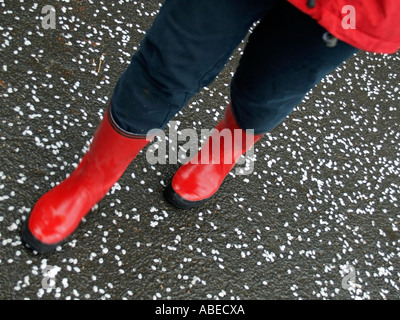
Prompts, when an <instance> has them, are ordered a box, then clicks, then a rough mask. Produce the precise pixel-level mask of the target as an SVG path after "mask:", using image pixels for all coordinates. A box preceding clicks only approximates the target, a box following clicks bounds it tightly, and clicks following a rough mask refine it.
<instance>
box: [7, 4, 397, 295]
mask: <svg viewBox="0 0 400 320" xmlns="http://www.w3.org/2000/svg"><path fill="white" fill-rule="evenodd" d="M47 4H48V3H47V2H46V1H23V0H22V1H6V0H0V50H1V61H0V97H1V108H0V145H1V153H0V164H1V165H0V299H13V300H16V299H82V300H84V299H116V300H119V299H140V300H144V299H146V300H147V299H148V300H150V299H160V300H161V299H173V300H175V299H185V300H194V299H210V300H216V299H228V300H230V299H242V300H246V299H257V300H258V299H260V300H264V299H294V300H295V299H396V300H397V299H399V298H400V290H399V287H400V263H399V261H400V259H399V258H400V232H399V227H400V226H399V222H400V214H399V208H398V206H399V202H398V198H399V195H400V177H399V173H400V159H399V153H400V151H399V150H400V133H399V130H398V128H399V125H400V110H399V109H400V106H399V102H400V98H399V96H400V55H399V54H395V55H390V56H386V55H375V54H368V53H364V52H360V53H358V54H357V55H356V56H354V57H353V58H352V59H350V60H349V61H348V62H346V63H345V64H343V65H342V66H340V67H339V68H337V70H335V71H334V72H332V73H331V74H330V75H328V76H327V77H326V78H325V79H324V80H323V81H322V82H321V83H320V84H319V85H318V86H317V87H315V88H314V89H313V90H312V92H310V93H309V94H308V95H307V96H306V97H305V99H304V101H303V102H302V103H301V104H300V105H299V106H297V107H296V109H295V111H294V112H293V113H292V114H291V115H290V116H289V117H288V118H287V119H286V121H285V122H284V123H283V124H281V125H280V126H279V127H277V128H276V129H274V130H273V131H271V132H270V133H269V134H267V135H266V136H265V137H264V138H263V139H262V140H261V141H260V142H259V143H258V144H257V145H256V150H255V156H254V157H255V164H254V165H255V167H254V172H253V173H252V174H250V175H247V176H239V175H235V174H234V173H232V174H230V175H229V176H228V177H227V179H226V181H225V182H224V184H223V186H222V187H221V190H220V191H219V193H218V194H217V196H215V197H214V198H213V199H212V200H210V202H209V203H207V204H206V205H205V206H203V207H201V208H197V209H193V210H190V211H182V210H178V209H175V208H173V207H172V206H171V205H169V204H168V203H167V202H166V201H165V200H164V198H163V196H162V191H163V189H164V187H165V186H166V185H167V183H168V182H169V181H170V179H171V178H172V176H173V174H174V172H175V171H176V169H177V168H178V165H177V164H156V165H150V164H149V163H148V162H147V161H146V156H145V153H146V150H144V151H143V152H142V153H141V154H140V155H139V157H138V158H137V159H136V160H135V161H134V162H133V163H132V164H131V165H130V166H129V168H128V170H127V171H126V173H125V174H124V176H123V177H122V178H121V179H120V181H119V182H118V183H117V184H116V185H115V186H114V187H113V188H112V189H111V190H110V192H109V194H108V195H107V197H106V198H105V199H104V200H103V201H101V202H100V203H99V204H98V205H97V206H96V207H95V208H94V209H93V210H92V211H91V213H90V214H89V215H88V216H87V217H86V218H85V220H84V221H83V222H82V224H81V225H80V227H79V229H78V230H77V232H76V233H74V234H73V236H72V237H71V238H70V239H69V241H68V243H66V244H65V245H64V246H63V247H62V248H59V249H58V250H57V251H56V252H55V253H53V254H47V255H38V254H35V253H33V252H31V251H29V250H27V249H26V248H25V247H23V246H22V245H21V241H20V231H21V228H22V225H23V222H24V221H25V219H26V218H27V216H28V214H29V212H30V210H31V208H32V206H33V205H34V204H35V202H36V201H37V200H38V198H39V197H40V196H41V195H42V194H43V193H45V192H46V191H48V190H49V189H50V188H51V187H52V186H54V185H55V184H56V183H58V182H60V181H61V180H63V179H64V177H65V176H66V175H67V174H68V173H70V172H71V171H72V170H73V168H74V166H75V165H76V164H77V163H78V161H79V159H80V158H81V157H82V155H83V153H84V152H85V150H87V145H88V143H89V141H90V139H91V137H92V136H93V133H94V131H95V129H96V127H97V125H98V124H99V122H100V119H101V117H102V114H103V112H104V110H105V108H106V106H107V102H108V99H109V97H110V95H111V93H112V91H113V88H114V84H115V83H116V81H117V79H118V77H119V76H120V74H121V73H122V72H123V71H124V69H125V68H126V66H127V65H128V63H129V61H130V57H131V55H132V54H133V53H134V52H135V51H136V50H137V49H138V46H139V41H140V39H142V37H143V36H144V33H145V30H146V29H147V28H149V27H150V25H151V22H152V20H153V19H154V17H155V15H156V14H157V11H158V10H159V6H160V3H159V2H158V1H146V2H139V1H83V0H82V1H73V0H71V1H65V0H64V1H58V2H56V4H55V5H54V6H55V8H56V13H57V24H56V29H54V30H52V29H49V30H45V29H43V28H42V26H41V19H42V17H43V15H42V14H41V9H42V8H43V7H44V6H45V5H47ZM241 50H242V47H240V48H238V50H237V52H235V54H234V56H233V58H232V59H231V61H230V62H229V63H228V65H227V66H226V68H225V69H224V71H223V72H222V73H221V74H220V76H219V77H218V79H217V80H216V81H215V82H214V83H213V84H212V85H211V86H210V87H208V88H205V89H204V90H202V91H201V92H200V93H199V94H198V95H196V96H195V97H194V98H193V99H192V101H191V103H190V105H189V106H188V107H186V108H185V109H184V110H183V111H182V112H181V113H180V114H179V115H177V117H176V118H175V119H174V120H175V121H177V125H178V130H182V129H184V128H196V129H197V130H200V129H202V128H207V129H211V128H213V127H214V126H215V125H216V123H217V121H218V120H219V119H220V118H221V116H222V113H223V110H224V108H225V106H226V105H227V103H228V102H229V82H230V78H231V75H232V73H233V72H234V70H235V66H236V65H237V62H238V59H239V57H240V52H241ZM166 133H168V129H166ZM348 266H352V268H349V267H348ZM49 268H50V269H51V277H52V278H53V279H54V282H46V281H43V280H44V279H45V280H46V278H45V277H46V274H45V271H46V270H47V269H49ZM352 275H354V277H353V278H352V279H353V283H351V284H350V286H346V284H347V282H345V283H344V284H345V286H343V285H342V281H343V278H344V277H347V278H350V276H352ZM47 276H48V275H47ZM347 278H345V280H346V279H347ZM43 283H44V284H46V283H49V284H51V285H50V287H46V286H43Z"/></svg>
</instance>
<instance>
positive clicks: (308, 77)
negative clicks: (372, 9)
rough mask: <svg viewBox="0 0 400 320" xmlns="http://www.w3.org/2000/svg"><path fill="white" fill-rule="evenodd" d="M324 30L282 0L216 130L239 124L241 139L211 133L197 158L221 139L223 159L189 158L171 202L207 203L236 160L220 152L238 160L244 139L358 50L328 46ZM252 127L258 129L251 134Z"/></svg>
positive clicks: (253, 42)
mask: <svg viewBox="0 0 400 320" xmlns="http://www.w3.org/2000/svg"><path fill="white" fill-rule="evenodd" d="M324 33H325V30H324V29H323V28H322V27H320V26H319V25H318V24H317V22H316V21H314V20H313V19H311V18H310V17H308V16H307V15H305V14H303V13H302V12H300V11H298V10H297V9H296V8H294V7H293V6H292V5H290V4H289V3H287V2H286V1H283V0H279V1H278V2H277V4H276V6H275V7H274V9H273V10H272V11H270V12H269V13H268V14H267V15H266V16H265V17H264V18H263V19H262V21H261V22H260V24H259V25H258V26H257V27H256V28H255V30H254V32H253V33H252V35H251V36H250V39H249V42H248V44H247V46H246V48H245V51H244V54H243V57H242V58H241V61H240V65H239V66H238V69H237V71H236V73H235V76H234V78H233V80H232V83H231V104H230V105H229V106H228V108H227V112H226V115H225V118H224V119H223V120H222V121H221V122H220V123H219V124H218V126H217V130H224V129H228V130H230V131H231V132H232V134H231V136H232V137H233V138H234V137H236V135H235V134H234V131H235V130H237V129H238V128H240V129H241V130H242V135H241V136H240V135H239V137H241V139H239V140H240V141H235V139H233V142H232V143H229V144H226V143H225V140H224V141H223V142H222V141H219V140H220V135H218V134H217V133H214V134H212V135H211V136H210V138H209V140H208V141H207V143H206V144H205V145H204V146H203V148H202V149H201V151H200V152H199V153H198V154H196V155H195V156H194V158H193V159H196V160H197V159H202V158H203V155H202V154H203V153H205V154H209V153H210V152H211V151H210V150H212V146H213V145H214V144H217V145H218V146H219V150H218V151H219V155H220V158H219V162H210V161H209V162H208V163H201V162H199V161H195V162H192V161H190V162H189V163H187V164H185V165H183V166H182V167H180V168H179V170H178V171H177V172H176V174H175V175H174V177H173V179H172V183H171V184H170V185H169V186H168V187H167V188H166V189H165V193H164V194H165V196H166V199H167V200H168V201H169V202H170V203H171V204H173V205H175V206H176V207H178V208H191V207H195V206H198V205H201V204H203V203H205V202H206V201H207V200H208V199H209V198H210V197H212V196H213V195H214V194H215V193H216V192H217V191H218V189H219V188H220V186H221V184H222V182H223V180H224V179H225V177H226V176H227V175H228V173H229V172H230V170H231V169H232V168H233V166H234V164H235V163H233V164H232V163H225V162H224V161H223V160H224V158H222V156H221V155H226V154H230V155H231V157H228V159H234V161H237V160H238V159H239V157H240V155H241V154H243V153H244V152H246V150H247V149H248V148H247V147H248V146H244V145H243V140H246V139H247V138H251V140H252V141H253V143H255V142H256V141H257V140H259V139H260V136H261V135H262V134H263V133H265V132H267V131H269V130H271V129H273V128H274V127H276V126H277V125H278V124H279V123H280V122H282V121H283V120H284V119H285V117H286V116H287V115H288V114H289V113H290V112H291V111H292V110H293V108H294V107H295V106H296V104H298V103H300V102H301V100H302V98H303V97H304V96H305V94H306V93H307V92H308V91H309V90H310V89H311V88H312V87H313V86H314V85H315V84H317V83H318V82H319V81H320V80H321V79H322V77H324V76H325V75H326V74H327V73H329V72H330V71H332V70H333V69H334V68H336V67H337V66H338V65H339V64H341V63H342V62H343V61H344V60H346V59H347V58H349V57H351V56H352V55H353V54H354V53H355V52H356V51H357V49H355V48H353V47H351V46H349V45H347V44H345V43H343V42H340V41H338V43H337V45H336V46H335V47H328V46H327V45H326V43H325V42H324V40H323V34H324ZM247 129H251V130H254V131H253V134H254V135H250V136H249V135H248V134H246V131H245V130H247ZM250 145H251V144H250ZM235 148H236V149H235ZM214 157H215V155H214V154H213V155H211V156H210V158H211V159H213V158H214Z"/></svg>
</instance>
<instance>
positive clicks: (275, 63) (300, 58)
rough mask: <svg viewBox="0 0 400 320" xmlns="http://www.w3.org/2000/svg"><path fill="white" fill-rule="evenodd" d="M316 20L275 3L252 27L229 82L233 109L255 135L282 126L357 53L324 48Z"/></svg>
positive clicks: (349, 49) (349, 48) (340, 45)
mask: <svg viewBox="0 0 400 320" xmlns="http://www.w3.org/2000/svg"><path fill="white" fill-rule="evenodd" d="M325 32H326V30H324V29H323V28H322V27H321V26H320V25H318V24H317V22H316V21H315V20H313V19H312V18H310V17H309V16H308V15H306V14H304V13H302V12H300V11H299V10H298V9H296V8H295V7H293V6H292V5H291V4H289V3H287V2H286V1H279V2H278V4H277V5H276V6H275V7H274V9H273V10H272V11H270V12H269V13H268V14H267V15H266V16H265V17H264V18H263V19H262V20H261V22H260V24H259V25H258V26H257V27H256V29H255V30H254V32H253V33H252V35H251V36H250V39H249V42H248V44H247V46H246V48H245V51H244V54H243V56H242V58H241V61H240V64H239V67H238V69H237V71H236V73H235V75H234V78H233V80H232V83H231V99H232V108H233V112H234V115H235V118H236V120H237V122H238V123H239V125H240V126H241V127H242V128H243V129H254V131H255V133H256V134H259V133H264V132H267V131H270V130H272V129H273V128H274V127H276V126H277V125H278V124H279V123H281V122H282V121H283V120H284V119H285V118H286V116H287V115H288V114H290V113H291V111H292V110H293V108H294V107H295V106H296V105H297V104H299V103H300V102H301V101H302V99H303V98H304V96H305V95H306V94H307V92H308V91H309V90H310V89H311V88H313V87H314V86H315V85H316V84H317V83H319V82H320V80H321V79H322V78H323V77H324V76H325V75H327V74H328V73H329V72H331V71H333V70H334V69H335V68H336V67H337V66H338V65H340V64H341V63H342V62H343V61H345V60H346V59H348V58H349V57H351V56H352V55H353V54H354V53H356V52H357V49H356V48H354V47H352V46H350V45H348V44H346V43H344V42H341V41H338V43H337V45H336V46H335V47H328V46H327V45H326V43H325V42H324V40H323V34H324V33H325Z"/></svg>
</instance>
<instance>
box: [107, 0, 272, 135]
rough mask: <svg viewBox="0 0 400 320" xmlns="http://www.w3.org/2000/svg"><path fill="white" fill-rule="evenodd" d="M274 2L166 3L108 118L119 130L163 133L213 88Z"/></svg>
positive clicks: (171, 0)
mask: <svg viewBox="0 0 400 320" xmlns="http://www.w3.org/2000/svg"><path fill="white" fill-rule="evenodd" d="M275 2H276V0H218V1H215V0H190V1H189V0H166V1H165V2H164V4H163V6H162V7H161V9H160V12H159V14H158V16H157V17H156V18H155V20H154V22H153V25H152V27H151V28H150V29H149V30H148V31H147V33H146V36H145V38H144V39H143V41H142V42H141V45H140V50H139V51H138V52H137V53H136V54H135V55H134V56H133V57H132V60H131V63H130V65H129V67H128V68H127V69H126V70H125V72H124V73H123V75H122V76H121V77H120V79H119V80H118V83H117V85H116V87H115V90H114V93H113V96H112V107H111V109H112V115H113V117H114V119H115V121H116V123H117V124H118V125H119V126H120V127H121V129H123V130H126V131H129V132H132V133H137V134H145V133H147V132H148V131H149V130H150V129H158V128H163V127H164V126H165V125H166V124H167V123H168V121H169V120H170V119H171V118H172V117H173V116H174V115H175V114H176V113H177V112H178V111H179V110H180V109H181V108H182V107H183V106H184V105H185V104H186V103H187V102H188V101H189V99H190V98H191V97H192V96H193V95H194V94H195V93H197V92H198V91H199V90H200V89H201V88H202V87H204V86H207V85H208V84H209V83H211V82H212V81H213V80H214V79H215V77H216V76H217V75H218V73H219V72H220V71H221V70H222V68H223V67H224V66H225V64H226V62H227V61H228V59H229V57H230V56H231V55H232V53H233V51H234V50H235V48H236V47H237V46H238V45H239V44H240V42H241V41H242V39H243V38H244V37H245V36H246V35H247V33H248V30H249V28H250V27H251V26H252V24H253V23H254V22H255V21H257V20H259V19H260V18H261V17H262V16H263V15H264V14H265V12H266V11H268V10H269V9H270V8H272V6H273V4H274V3H275Z"/></svg>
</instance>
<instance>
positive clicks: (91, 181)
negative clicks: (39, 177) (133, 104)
mask: <svg viewBox="0 0 400 320" xmlns="http://www.w3.org/2000/svg"><path fill="white" fill-rule="evenodd" d="M148 142H149V141H148V140H146V136H141V135H134V134H130V133H127V132H125V131H123V130H121V129H120V128H118V126H117V125H116V124H115V122H114V120H113V118H112V115H111V107H109V108H108V109H107V111H106V115H105V117H104V119H103V120H102V122H101V123H100V126H99V127H98V129H97V131H96V133H95V135H94V137H93V141H92V143H91V146H90V149H89V151H88V152H87V153H86V155H85V156H84V157H83V159H82V161H81V162H80V164H79V166H78V167H77V168H76V169H75V170H74V172H73V173H72V174H71V175H70V176H69V177H68V178H67V179H65V180H64V181H63V182H61V183H60V184H59V185H57V186H56V187H55V188H53V189H52V190H50V191H49V192H47V193H46V194H45V195H43V196H42V197H41V198H40V199H39V201H38V202H37V203H36V205H35V206H34V208H33V210H32V212H31V214H30V216H29V218H28V221H27V223H26V225H25V227H24V230H23V232H22V241H23V242H24V243H25V244H27V245H28V246H29V247H31V248H32V249H34V250H36V251H38V252H39V253H46V252H49V251H52V250H54V249H55V248H56V247H57V246H58V245H60V244H61V243H63V242H64V241H65V239H66V238H67V237H68V236H69V235H71V234H72V233H73V232H74V231H75V229H76V228H77V227H78V225H79V223H80V222H81V220H82V218H83V217H84V216H85V215H86V214H87V213H88V212H89V211H90V209H91V208H92V207H93V206H94V205H95V204H96V203H98V202H99V201H100V200H101V199H102V198H103V197H104V196H105V195H106V194H107V192H108V190H109V189H110V188H111V187H112V186H113V185H114V184H115V183H116V182H117V180H118V179H119V178H120V177H121V175H122V174H123V173H124V171H125V169H126V168H127V166H128V165H129V164H130V163H131V162H132V160H133V159H134V158H135V157H136V155H137V154H138V153H139V151H140V150H141V149H142V148H143V147H144V146H146V145H147V143H148Z"/></svg>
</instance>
